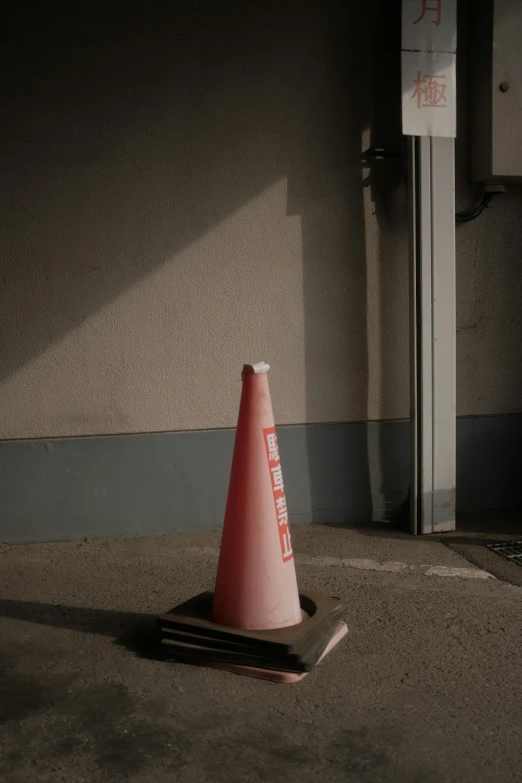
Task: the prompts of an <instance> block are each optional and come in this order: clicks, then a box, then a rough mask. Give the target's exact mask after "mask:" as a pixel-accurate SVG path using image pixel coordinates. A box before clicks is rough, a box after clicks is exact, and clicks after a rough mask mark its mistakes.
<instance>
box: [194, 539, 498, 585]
mask: <svg viewBox="0 0 522 783" xmlns="http://www.w3.org/2000/svg"><path fill="white" fill-rule="evenodd" d="M185 551H186V552H191V553H192V554H197V555H206V556H207V557H212V558H217V557H218V555H219V549H216V548H215V547H187V548H186V549H185ZM295 561H296V563H298V564H299V565H305V566H306V565H310V566H316V567H325V566H326V567H338V568H339V567H341V568H354V569H357V570H359V571H388V572H389V573H392V574H415V573H417V574H423V575H424V576H449V577H453V578H455V577H456V578H458V579H495V577H494V576H493V574H490V573H488V572H487V571H482V569H480V568H461V567H454V566H441V565H438V566H436V565H434V566H432V565H418V566H414V565H408V563H400V562H396V561H394V560H390V561H384V562H380V561H379V560H371V559H367V558H352V557H320V556H316V555H296V556H295Z"/></svg>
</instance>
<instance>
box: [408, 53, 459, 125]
mask: <svg viewBox="0 0 522 783" xmlns="http://www.w3.org/2000/svg"><path fill="white" fill-rule="evenodd" d="M456 59H457V56H456V55H455V54H450V53H447V52H402V132H403V133H405V134H406V135H408V136H449V137H453V138H454V137H455V136H456V102H457V101H456V98H457V85H456Z"/></svg>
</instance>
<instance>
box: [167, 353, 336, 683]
mask: <svg viewBox="0 0 522 783" xmlns="http://www.w3.org/2000/svg"><path fill="white" fill-rule="evenodd" d="M269 369H270V368H269V366H268V364H265V363H264V362H259V363H257V364H246V365H245V366H244V367H243V375H242V378H243V390H242V394H241V404H240V408H239V419H238V425H237V431H236V441H235V445H234V455H233V459H232V471H231V476H230V485H229V490H228V499H227V507H226V511H225V522H224V527H223V535H222V541H221V551H220V556H219V563H218V572H217V578H216V586H215V591H214V593H210V592H205V593H201V594H200V595H197V596H195V597H194V598H191V599H190V600H189V601H186V602H185V603H184V604H181V605H180V606H178V607H176V608H174V609H172V610H171V611H170V612H167V613H166V614H164V615H161V616H160V617H159V618H158V622H159V626H160V632H161V642H162V647H163V649H164V651H165V653H167V652H168V653H170V654H172V655H174V656H175V657H176V658H177V659H178V660H181V661H184V662H188V663H198V664H200V665H204V666H211V667H214V668H219V669H226V670H228V671H232V672H236V673H238V674H247V675H250V676H253V677H262V678H264V679H269V680H274V681H277V682H288V683H290V682H299V680H301V679H303V677H306V675H307V673H308V672H310V671H311V670H312V669H313V668H314V666H316V665H317V664H318V663H319V662H320V661H321V660H322V659H323V658H324V657H325V656H326V655H327V654H328V653H329V652H330V650H332V649H333V648H334V647H335V645H336V644H338V642H339V641H340V640H341V639H342V638H343V637H344V636H345V635H346V634H347V632H348V629H347V627H346V623H344V622H343V621H342V620H340V616H341V613H342V611H343V609H344V606H343V604H342V602H341V601H340V600H339V599H338V598H326V597H325V596H322V595H319V594H317V593H311V592H309V591H301V593H299V592H298V590H297V580H296V575H295V565H294V557H293V552H292V543H291V539H290V529H289V525H288V510H287V506H286V498H285V492H284V485H283V473H282V470H281V462H280V457H279V449H278V445H277V436H276V432H275V427H274V416H273V413H272V404H271V402H270V392H269V389H268V378H267V372H268V370H269Z"/></svg>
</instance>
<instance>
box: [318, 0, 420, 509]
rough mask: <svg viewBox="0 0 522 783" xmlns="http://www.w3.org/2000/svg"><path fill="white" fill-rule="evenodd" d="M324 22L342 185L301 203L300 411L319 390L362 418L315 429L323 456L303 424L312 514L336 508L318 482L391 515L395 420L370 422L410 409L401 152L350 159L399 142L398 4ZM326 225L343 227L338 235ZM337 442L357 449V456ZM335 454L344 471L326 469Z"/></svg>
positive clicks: (399, 435)
mask: <svg viewBox="0 0 522 783" xmlns="http://www.w3.org/2000/svg"><path fill="white" fill-rule="evenodd" d="M330 22H331V29H330V31H329V36H328V55H327V57H326V58H325V59H326V60H327V61H328V60H330V62H331V75H330V77H329V82H330V84H331V86H332V112H331V116H327V117H325V118H324V119H325V128H324V135H325V138H327V139H328V137H330V138H329V139H328V143H327V144H326V145H325V149H328V150H330V154H331V155H332V157H334V158H335V160H336V161H337V163H336V164H334V167H333V169H332V170H335V166H339V164H340V165H341V167H342V169H343V172H344V176H343V180H342V181H341V182H340V183H339V184H340V187H341V192H339V193H336V191H335V190H332V192H331V194H330V198H328V195H329V194H328V193H327V194H324V195H323V194H318V196H317V198H316V202H315V204H314V205H313V206H314V207H315V208H314V209H308V210H304V211H303V247H304V293H305V325H306V366H307V409H306V410H307V421H309V422H314V421H319V420H320V411H321V399H324V397H325V396H329V397H330V399H331V398H336V397H337V398H339V400H340V399H342V398H345V399H350V401H351V404H350V408H351V409H352V410H353V412H354V413H353V418H356V419H362V420H363V421H365V420H369V423H368V424H363V423H362V422H361V425H360V426H359V427H357V428H350V430H349V433H348V437H349V438H351V440H352V441H355V442H352V443H349V442H346V440H344V441H343V437H344V438H346V433H344V432H343V431H342V430H338V431H337V432H335V431H333V430H332V431H331V432H330V433H325V434H324V436H323V438H322V441H323V443H324V442H330V443H331V453H330V459H329V460H325V455H324V453H322V451H321V449H320V448H319V442H320V441H321V438H320V437H318V436H319V435H320V434H321V433H319V432H318V431H317V430H316V429H315V428H308V429H307V436H306V437H307V451H308V461H309V467H310V470H309V473H310V482H311V496H312V497H311V508H312V519H313V521H316V522H323V521H334V520H337V519H338V518H339V510H337V509H332V508H324V506H323V504H322V503H321V502H320V501H319V499H320V498H323V499H324V498H325V496H327V495H328V494H329V492H328V491H326V492H325V486H326V485H328V484H329V489H330V491H331V495H332V496H333V497H338V498H339V499H341V498H342V499H343V512H344V514H346V509H347V508H350V509H351V512H350V519H349V521H350V522H361V521H368V520H369V519H374V520H382V519H386V518H389V517H390V516H395V515H396V514H397V513H398V512H399V511H400V509H401V508H402V506H403V505H404V504H405V503H406V501H407V497H408V480H409V476H408V465H409V444H408V442H407V439H405V438H404V437H403V435H404V432H403V430H402V429H401V428H394V427H391V428H390V427H388V425H386V424H384V425H381V426H379V425H376V424H373V423H372V422H373V421H375V420H381V419H388V418H389V419H393V418H405V417H408V416H409V367H408V340H409V338H408V328H409V327H408V245H407V241H408V234H407V190H406V187H405V178H404V177H405V171H404V161H403V160H402V159H401V157H398V158H397V159H394V160H385V161H375V162H374V163H373V164H371V165H369V166H368V168H367V169H366V170H364V169H363V168H362V165H361V151H362V146H361V145H363V146H364V147H365V148H366V147H386V148H390V147H391V148H395V149H397V150H399V151H400V150H401V148H402V147H403V137H402V127H401V103H400V90H401V75H400V56H399V52H400V39H401V5H400V2H392V3H386V2H375V3H357V4H344V5H339V9H338V16H337V18H332V19H331V20H330ZM334 153H335V154H334ZM316 163H318V164H319V169H318V172H319V171H321V172H324V171H327V172H328V171H329V170H330V168H331V167H330V166H329V164H328V159H326V160H324V161H323V160H321V159H319V160H318V161H316ZM363 187H364V189H363ZM343 189H344V194H343V193H342V191H343ZM321 196H322V199H321V200H320V197H321ZM321 202H322V203H321ZM335 237H342V241H338V243H337V245H335V243H334V242H333V241H332V238H334V239H335ZM347 249H349V263H348V258H347ZM336 254H337V255H336ZM339 254H340V259H339V258H338V256H339ZM332 319H333V321H334V323H335V324H336V326H337V336H336V338H335V341H334V342H333V343H332V342H326V341H325V340H324V337H325V336H329V335H330V334H331V332H328V331H326V330H321V328H320V325H321V324H322V323H328V322H329V321H330V320H332ZM318 367H320V368H321V371H320V372H319V373H318V371H317V368H318ZM337 408H338V409H341V408H342V405H341V403H340V402H338V403H337ZM392 432H393V436H392V438H390V434H391V433H392ZM337 441H338V442H337ZM359 441H360V442H359ZM345 452H349V453H350V454H351V455H352V457H353V456H356V464H352V462H351V459H348V458H346V454H345ZM332 455H336V456H335V457H333V458H332ZM343 455H344V457H343ZM337 464H339V465H340V466H343V467H344V468H347V470H346V475H344V476H342V475H340V474H334V475H332V465H333V466H334V471H335V466H336V465H337ZM336 484H338V486H336ZM343 512H340V515H341V516H342V513H343Z"/></svg>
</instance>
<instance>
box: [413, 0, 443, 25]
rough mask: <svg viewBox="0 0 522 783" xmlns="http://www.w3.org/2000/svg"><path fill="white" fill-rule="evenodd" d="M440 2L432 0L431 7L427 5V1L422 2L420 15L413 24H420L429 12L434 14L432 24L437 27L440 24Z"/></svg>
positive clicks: (440, 0) (439, 0)
mask: <svg viewBox="0 0 522 783" xmlns="http://www.w3.org/2000/svg"><path fill="white" fill-rule="evenodd" d="M441 6H442V0H432V2H431V5H428V0H422V9H421V12H420V15H419V16H418V17H417V19H415V21H414V22H413V24H418V23H419V22H422V20H423V19H424V17H425V16H426V14H427V13H429V12H431V13H433V14H435V18H434V19H432V20H431V21H432V23H433V24H436V25H439V24H440V23H441V11H442V8H441Z"/></svg>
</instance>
